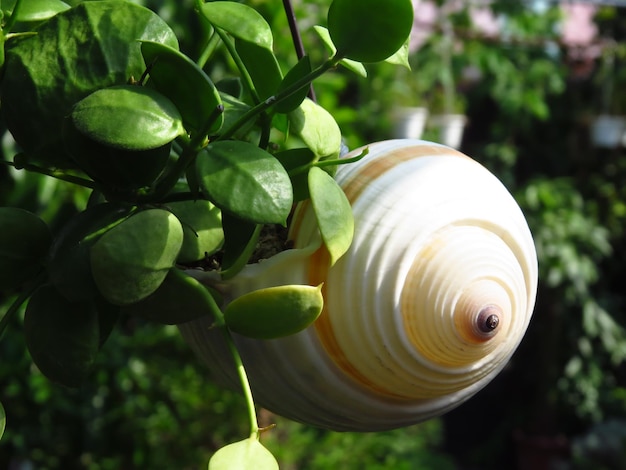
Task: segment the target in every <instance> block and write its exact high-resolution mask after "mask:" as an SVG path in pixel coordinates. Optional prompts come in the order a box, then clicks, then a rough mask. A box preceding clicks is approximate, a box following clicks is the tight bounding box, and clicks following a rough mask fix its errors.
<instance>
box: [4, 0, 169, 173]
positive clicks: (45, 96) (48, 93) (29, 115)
mask: <svg viewBox="0 0 626 470" xmlns="http://www.w3.org/2000/svg"><path fill="white" fill-rule="evenodd" d="M28 1H29V0H26V1H23V2H22V3H28ZM3 3H4V2H3ZM138 40H147V41H157V42H161V43H164V44H167V45H168V46H170V47H174V48H177V47H178V40H177V39H176V36H175V35H174V32H173V31H172V30H171V28H170V27H169V26H168V25H167V23H165V21H163V20H162V19H161V18H159V17H158V16H157V15H156V14H155V13H154V12H152V11H150V10H149V9H147V8H144V7H141V6H138V5H135V4H133V3H131V2H120V1H113V0H111V1H98V2H83V3H81V4H79V5H78V6H76V7H75V8H72V9H70V10H66V11H64V12H61V13H59V14H57V15H55V16H54V17H53V18H51V19H50V20H48V21H46V22H45V23H43V24H42V25H41V26H39V27H38V28H37V34H36V35H34V36H30V37H24V38H16V39H14V40H11V41H9V42H8V43H7V47H6V63H5V68H4V71H3V73H4V75H3V81H2V108H1V111H2V113H3V116H4V118H5V119H6V123H7V126H8V128H9V129H10V131H11V134H13V136H14V137H15V140H16V141H17V142H18V143H19V144H20V146H21V147H22V148H23V149H24V151H25V152H26V153H27V154H28V155H29V156H31V157H33V159H34V160H35V161H37V162H43V163H46V164H52V165H57V166H58V165H61V166H71V165H72V163H71V161H70V160H69V159H68V158H67V157H66V156H65V155H66V153H65V145H64V143H63V139H62V126H63V120H64V118H65V117H66V116H68V115H69V114H70V112H71V109H72V107H73V106H74V104H75V103H76V102H78V101H80V100H81V99H83V98H85V97H86V96H87V95H89V94H90V93H92V92H94V91H96V90H98V89H101V88H104V87H109V86H112V85H121V84H124V83H127V82H128V80H129V79H130V78H131V77H135V78H139V77H140V76H141V74H142V73H143V71H144V70H145V64H144V60H143V57H142V56H141V52H140V49H139V43H138V42H137V41H138ZM35 136H36V138H35Z"/></svg>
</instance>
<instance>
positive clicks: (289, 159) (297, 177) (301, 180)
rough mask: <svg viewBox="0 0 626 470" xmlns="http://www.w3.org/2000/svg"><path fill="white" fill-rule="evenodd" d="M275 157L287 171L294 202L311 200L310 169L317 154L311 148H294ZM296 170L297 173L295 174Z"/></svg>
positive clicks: (276, 154) (278, 153)
mask: <svg viewBox="0 0 626 470" xmlns="http://www.w3.org/2000/svg"><path fill="white" fill-rule="evenodd" d="M274 157H275V158H276V159H277V160H278V161H279V162H280V163H281V165H282V166H283V167H284V168H285V170H287V173H288V174H289V178H290V179H291V185H292V186H293V200H294V202H298V201H304V200H305V199H308V198H309V181H308V173H309V171H308V169H309V168H310V166H311V165H312V164H313V163H314V162H315V159H316V158H315V154H314V153H313V152H312V151H311V149H309V148H294V149H288V150H283V151H282V152H277V153H275V154H274ZM294 170H296V172H294Z"/></svg>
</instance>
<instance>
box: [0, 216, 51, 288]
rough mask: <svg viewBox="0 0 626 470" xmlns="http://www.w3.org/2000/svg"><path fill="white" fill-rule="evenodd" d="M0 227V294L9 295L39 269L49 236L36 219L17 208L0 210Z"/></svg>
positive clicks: (46, 249)
mask: <svg viewBox="0 0 626 470" xmlns="http://www.w3.org/2000/svg"><path fill="white" fill-rule="evenodd" d="M0 227H2V229H1V230H0V292H10V291H13V290H15V289H17V288H18V287H20V286H21V285H22V284H23V283H24V282H26V281H27V280H28V279H29V278H31V277H32V276H34V275H35V274H37V272H38V271H39V270H40V269H42V267H43V264H44V258H45V256H46V253H47V251H48V248H49V247H50V243H51V242H52V235H51V233H50V229H49V228H48V226H47V225H46V223H45V222H44V221H43V220H42V219H41V218H40V217H39V216H37V215H35V214H33V213H32V212H28V211H26V210H24V209H19V208H17V207H0Z"/></svg>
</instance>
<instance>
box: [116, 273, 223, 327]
mask: <svg viewBox="0 0 626 470" xmlns="http://www.w3.org/2000/svg"><path fill="white" fill-rule="evenodd" d="M210 296H211V293H210V292H209V290H208V289H207V287H205V286H203V285H202V284H201V283H200V282H199V281H198V280H196V279H194V278H193V277H191V276H189V275H187V274H185V273H184V272H183V271H181V270H180V269H178V268H173V269H170V271H169V272H168V273H167V277H166V278H165V280H164V281H163V283H162V284H161V285H160V286H159V288H158V289H157V290H156V291H155V292H153V293H152V294H150V295H149V296H148V297H146V298H145V299H143V300H140V301H139V302H136V303H134V304H132V305H127V306H126V307H122V313H124V314H127V315H137V316H139V317H142V318H145V319H146V320H150V321H154V322H157V323H162V324H165V325H178V324H180V323H185V322H188V321H191V320H195V319H197V318H200V317H203V316H206V315H211V314H212V311H211V304H212V303H215V302H214V301H212V300H210V299H209V298H208V297H210Z"/></svg>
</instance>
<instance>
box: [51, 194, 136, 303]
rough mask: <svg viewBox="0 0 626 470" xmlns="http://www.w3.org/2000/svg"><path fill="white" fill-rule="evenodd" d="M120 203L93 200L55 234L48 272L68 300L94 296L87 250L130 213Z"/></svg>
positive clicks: (83, 299)
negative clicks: (92, 204) (90, 204)
mask: <svg viewBox="0 0 626 470" xmlns="http://www.w3.org/2000/svg"><path fill="white" fill-rule="evenodd" d="M129 211H130V208H129V207H126V206H123V205H121V204H113V203H104V204H96V205H94V206H91V207H89V208H87V209H86V210H85V211H83V212H81V213H79V214H77V215H76V216H74V217H73V218H72V219H71V220H70V221H69V222H68V223H67V224H65V226H64V227H63V228H62V229H61V231H60V232H59V234H58V235H57V236H56V237H55V239H54V242H53V243H52V246H51V248H50V261H49V263H48V273H49V276H50V280H51V282H52V284H53V285H54V286H55V287H56V288H57V290H58V291H59V292H60V293H61V294H62V295H63V296H65V297H66V298H67V299H68V300H71V301H74V302H79V301H86V300H89V299H94V298H95V297H96V295H97V294H98V289H97V288H96V284H95V282H94V280H93V277H92V275H91V265H90V261H89V250H90V248H91V246H92V245H93V244H94V243H95V242H96V240H98V238H99V237H100V236H101V235H102V234H103V233H105V232H107V231H108V230H110V229H111V228H113V227H114V226H115V225H117V224H119V223H121V222H122V221H123V220H124V219H125V218H126V217H127V216H128V214H129Z"/></svg>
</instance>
